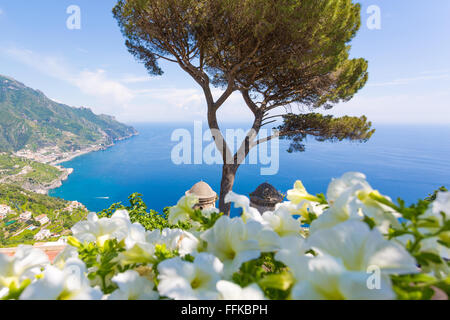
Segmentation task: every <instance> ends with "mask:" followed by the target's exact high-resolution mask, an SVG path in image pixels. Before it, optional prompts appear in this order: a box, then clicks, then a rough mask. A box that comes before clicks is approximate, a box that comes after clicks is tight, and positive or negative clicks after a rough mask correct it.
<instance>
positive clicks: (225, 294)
mask: <svg viewBox="0 0 450 320" xmlns="http://www.w3.org/2000/svg"><path fill="white" fill-rule="evenodd" d="M217 290H218V291H219V294H220V295H219V299H220V300H236V301H241V300H266V298H265V297H264V293H263V292H262V290H261V289H260V287H259V286H258V285H257V284H255V283H253V284H251V285H249V286H248V287H246V288H241V287H240V286H239V285H237V284H235V283H233V282H229V281H226V280H221V281H219V282H217Z"/></svg>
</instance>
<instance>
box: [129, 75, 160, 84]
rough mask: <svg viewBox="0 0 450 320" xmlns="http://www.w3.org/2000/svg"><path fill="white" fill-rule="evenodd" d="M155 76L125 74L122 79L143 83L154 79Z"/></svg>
mask: <svg viewBox="0 0 450 320" xmlns="http://www.w3.org/2000/svg"><path fill="white" fill-rule="evenodd" d="M154 79H155V78H151V77H150V76H144V77H140V76H135V75H125V77H124V78H123V79H122V80H121V82H123V83H141V82H149V81H152V80H154Z"/></svg>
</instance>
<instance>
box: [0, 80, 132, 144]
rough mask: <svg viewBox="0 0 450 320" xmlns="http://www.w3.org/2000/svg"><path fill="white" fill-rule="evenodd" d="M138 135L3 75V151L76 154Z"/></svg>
mask: <svg viewBox="0 0 450 320" xmlns="http://www.w3.org/2000/svg"><path fill="white" fill-rule="evenodd" d="M135 134H137V131H136V130H135V129H134V128H133V127H130V126H127V125H125V124H122V123H120V122H118V121H116V120H115V119H114V118H113V117H111V116H107V115H96V114H94V113H93V112H92V111H91V110H90V109H88V108H74V107H69V106H67V105H64V104H61V103H57V102H55V101H53V100H51V99H49V98H47V97H46V96H45V95H44V94H43V93H42V92H41V91H39V90H34V89H31V88H29V87H27V86H25V85H24V84H22V83H20V82H18V81H16V80H14V79H12V78H9V77H5V76H1V75H0V152H1V151H9V152H15V151H18V150H22V149H27V150H32V151H35V150H40V149H45V148H51V147H58V149H59V151H61V152H74V151H77V150H82V149H85V148H88V147H90V146H93V145H101V146H109V145H111V144H112V143H113V142H114V141H116V140H121V139H125V138H128V137H130V136H133V135H135Z"/></svg>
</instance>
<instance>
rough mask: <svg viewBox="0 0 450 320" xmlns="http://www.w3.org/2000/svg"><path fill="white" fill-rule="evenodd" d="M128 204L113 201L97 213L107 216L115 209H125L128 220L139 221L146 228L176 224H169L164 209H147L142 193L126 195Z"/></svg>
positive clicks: (152, 228)
mask: <svg viewBox="0 0 450 320" xmlns="http://www.w3.org/2000/svg"><path fill="white" fill-rule="evenodd" d="M128 199H129V202H130V204H129V205H128V206H124V205H122V204H121V203H114V204H113V205H111V207H109V208H108V209H105V210H103V211H101V212H99V213H98V216H99V217H100V218H109V217H111V216H112V215H113V214H114V212H116V211H117V210H127V211H128V214H129V215H130V220H131V221H132V222H133V223H135V222H138V223H140V224H141V225H142V226H143V227H144V228H145V229H146V230H155V229H159V230H162V229H165V228H175V227H178V226H171V225H170V224H169V222H168V220H167V214H166V211H164V212H163V213H162V214H160V213H158V212H156V211H154V210H148V207H147V205H146V204H145V202H144V201H143V200H142V195H141V194H139V193H133V194H132V195H131V196H129V197H128Z"/></svg>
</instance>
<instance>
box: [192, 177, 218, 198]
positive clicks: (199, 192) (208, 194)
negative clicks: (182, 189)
mask: <svg viewBox="0 0 450 320" xmlns="http://www.w3.org/2000/svg"><path fill="white" fill-rule="evenodd" d="M186 194H193V195H196V196H197V197H198V198H199V199H210V198H215V197H217V193H215V192H214V190H213V189H212V188H211V187H210V186H209V184H207V183H206V182H204V181H200V182H197V183H196V184H195V185H194V186H193V187H192V188H191V189H190V190H189V191H187V192H186Z"/></svg>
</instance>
